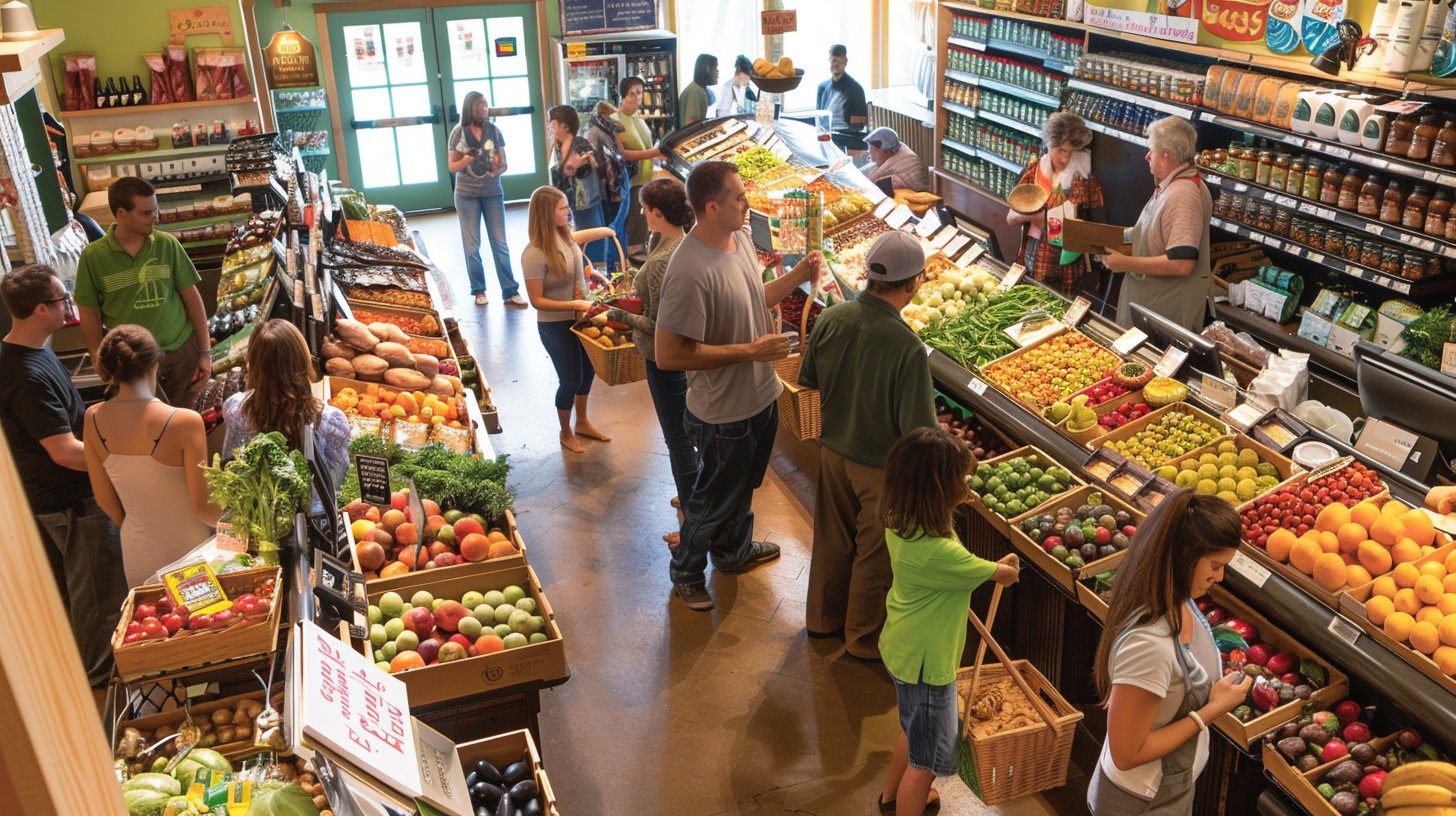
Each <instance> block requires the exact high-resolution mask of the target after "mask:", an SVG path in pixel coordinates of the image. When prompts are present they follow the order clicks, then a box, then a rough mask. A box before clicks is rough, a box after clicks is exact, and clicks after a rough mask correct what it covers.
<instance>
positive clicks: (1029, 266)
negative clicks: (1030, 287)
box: [1016, 159, 1103, 298]
mask: <svg viewBox="0 0 1456 816" xmlns="http://www.w3.org/2000/svg"><path fill="white" fill-rule="evenodd" d="M1039 164H1040V159H1036V160H1033V161H1032V162H1031V163H1030V164H1028V165H1027V166H1026V169H1025V170H1023V171H1022V172H1021V178H1020V179H1019V180H1018V181H1017V182H1016V183H1017V184H1036V185H1038V186H1040V187H1041V188H1042V189H1044V190H1047V192H1048V193H1049V194H1050V195H1051V197H1050V198H1049V199H1048V200H1047V207H1048V208H1051V207H1058V206H1061V205H1062V204H1063V203H1065V202H1066V201H1068V200H1070V201H1072V202H1073V203H1074V204H1076V205H1077V217H1079V218H1088V217H1090V214H1091V211H1092V210H1094V209H1100V208H1101V207H1102V206H1103V202H1102V185H1101V184H1098V183H1097V179H1095V178H1093V177H1091V176H1087V177H1086V178H1079V179H1077V180H1076V181H1073V182H1072V194H1071V195H1070V196H1068V195H1065V194H1064V192H1063V191H1061V190H1055V191H1054V190H1053V189H1051V188H1049V187H1048V185H1050V183H1051V182H1050V181H1049V180H1048V179H1044V178H1041V174H1040V173H1038V172H1037V168H1038V166H1039ZM1024 234H1025V232H1024V231H1023V235H1024ZM1043 238H1045V236H1043ZM1020 254H1021V256H1022V260H1021V264H1022V265H1023V266H1025V267H1026V271H1028V272H1030V273H1031V274H1032V277H1034V278H1036V279H1037V280H1039V281H1041V282H1043V283H1045V284H1046V285H1048V286H1050V287H1052V288H1053V289H1055V290H1057V291H1058V292H1060V293H1062V294H1063V295H1065V296H1067V297H1069V298H1071V297H1076V295H1077V289H1078V288H1079V287H1080V286H1081V283H1082V275H1083V274H1085V273H1086V272H1087V270H1088V269H1089V268H1091V261H1090V260H1089V259H1088V257H1087V256H1086V255H1082V256H1081V257H1079V258H1077V260H1075V261H1073V262H1071V263H1069V264H1066V265H1063V264H1062V262H1061V260H1062V248H1061V247H1059V246H1053V245H1052V244H1049V243H1047V242H1046V241H1045V240H1038V239H1034V238H1023V240H1022V246H1021V253H1020Z"/></svg>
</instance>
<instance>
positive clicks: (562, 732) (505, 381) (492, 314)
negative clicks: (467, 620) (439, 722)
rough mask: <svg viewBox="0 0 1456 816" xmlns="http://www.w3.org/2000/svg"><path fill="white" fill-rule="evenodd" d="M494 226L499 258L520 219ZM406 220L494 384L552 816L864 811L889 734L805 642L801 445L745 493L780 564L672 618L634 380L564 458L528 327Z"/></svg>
mask: <svg viewBox="0 0 1456 816" xmlns="http://www.w3.org/2000/svg"><path fill="white" fill-rule="evenodd" d="M506 222H507V227H508V232H509V233H510V235H511V249H512V256H513V257H516V258H519V256H520V252H521V250H522V249H523V248H524V244H525V241H524V235H525V210H524V207H513V208H511V209H510V210H509V211H508V214H507V219H506ZM411 223H412V225H413V226H414V227H415V228H416V229H418V230H420V232H421V233H422V235H423V237H424V240H425V243H426V245H427V248H428V250H429V251H430V253H431V255H432V257H433V258H434V259H435V261H436V262H437V263H438V264H439V265H440V266H441V267H442V268H443V269H444V270H445V272H446V274H447V275H448V276H449V278H450V281H451V284H452V287H453V289H454V292H455V294H456V298H455V299H456V307H455V313H456V317H457V319H458V320H459V322H460V325H461V328H462V330H463V331H464V332H465V334H466V336H467V337H468V338H469V339H470V342H471V345H472V348H473V349H474V351H475V353H476V356H477V357H478V358H479V360H480V364H481V366H482V368H483V371H484V373H485V375H486V377H487V378H488V379H489V381H490V383H491V385H492V388H493V390H494V394H495V400H496V403H497V405H498V406H499V408H500V411H501V420H502V423H503V425H504V427H505V432H504V433H503V434H500V435H497V436H495V437H492V442H493V443H494V445H495V447H496V450H497V452H498V453H504V454H508V455H509V456H510V457H511V463H512V465H513V466H514V478H515V484H516V487H517V489H518V491H519V498H518V501H517V505H516V507H517V514H518V517H519V520H520V525H521V528H522V535H523V536H524V538H525V540H526V542H527V548H528V550H529V553H530V561H531V564H532V566H534V567H535V569H536V571H537V573H538V574H539V575H540V577H541V581H542V583H543V585H544V588H545V590H546V593H547V595H548V597H550V599H551V602H552V605H553V607H555V610H556V614H557V618H558V621H559V623H560V625H561V629H562V632H563V633H564V634H565V636H566V639H567V656H568V660H569V662H570V664H571V669H572V677H571V680H570V681H569V682H567V683H566V684H565V685H563V686H561V687H560V688H558V689H555V690H552V691H549V692H547V693H545V694H544V695H543V698H542V703H541V705H542V714H541V727H542V731H543V738H544V746H543V752H544V754H545V765H546V768H547V769H548V771H549V772H550V774H551V778H552V781H553V785H554V787H555V790H556V794H557V796H558V799H559V800H560V806H561V811H562V813H565V814H586V813H593V814H626V813H641V814H663V815H664V816H668V815H670V816H710V815H712V814H725V815H726V814H763V815H764V816H768V815H769V814H775V815H776V814H801V815H809V816H839V815H840V814H855V815H858V814H869V813H872V812H874V810H873V806H872V804H871V802H872V800H873V799H874V797H875V796H877V795H878V793H879V791H880V788H881V787H882V785H883V784H884V775H885V772H886V768H887V766H888V763H889V756H890V749H891V748H892V746H893V744H894V739H895V736H896V714H895V692H894V687H893V686H892V684H891V682H890V679H889V675H888V674H886V673H885V671H884V668H883V667H881V666H871V665H868V664H865V663H861V662H858V661H855V660H853V659H850V658H846V657H844V656H843V654H842V653H843V643H842V642H840V641H836V640H828V641H824V640H809V639H808V638H807V637H806V635H805V631H804V619H803V615H804V598H805V593H806V588H807V582H808V557H809V548H810V543H811V539H812V521H811V519H810V516H809V514H808V512H807V511H806V509H805V507H804V505H803V503H802V501H801V498H800V497H801V496H802V495H803V493H804V485H805V479H804V476H803V474H802V473H798V472H796V471H795V470H793V468H794V465H793V462H794V461H795V460H798V461H803V460H804V459H805V458H806V457H812V455H813V453H812V450H806V449H802V448H797V449H796V448H789V447H788V446H801V445H803V444H804V443H799V442H797V441H794V440H792V439H791V438H788V437H786V436H785V435H784V434H783V433H782V432H781V433H780V446H781V448H783V450H781V452H780V454H781V455H778V456H776V457H775V463H774V469H775V470H774V471H771V472H770V475H769V478H768V480H767V482H766V483H765V484H764V486H763V488H762V489H761V490H759V491H758V492H757V494H756V495H755V497H754V511H755V513H756V516H757V530H756V532H757V534H758V535H760V536H766V537H768V538H769V539H770V540H773V541H775V542H777V543H779V544H780V545H781V546H782V547H783V553H784V555H783V557H782V558H781V559H780V560H779V561H777V562H775V563H773V564H772V565H769V566H766V567H762V568H760V569H758V570H756V571H754V572H752V573H749V574H747V575H743V576H738V577H733V576H716V575H714V576H712V577H711V578H710V581H709V590H710V591H711V592H712V593H713V596H714V598H715V599H716V601H717V609H715V610H714V611H713V612H711V613H707V614H705V613H701V612H692V611H689V610H688V609H686V608H685V607H684V606H683V605H682V604H681V603H680V602H677V601H675V600H673V599H672V598H671V583H670V581H669V580H668V575H667V561H668V557H667V548H666V545H665V544H664V543H663V542H662V538H661V536H662V534H663V533H665V532H668V531H669V530H672V529H674V528H675V524H676V519H675V516H674V514H673V510H672V508H671V507H670V506H669V505H668V501H669V499H671V498H672V495H673V485H672V479H671V474H670V471H669V467H668V461H667V455H666V449H665V448H664V447H663V444H662V439H661V434H660V432H659V430H658V427H657V422H656V417H655V415H654V413H653V411H652V404H651V399H650V397H649V395H648V393H647V388H646V384H645V383H635V384H632V385H627V386H618V387H615V388H608V387H606V386H604V385H603V384H602V383H601V381H600V380H598V381H597V383H596V386H595V387H594V388H593V391H592V395H591V407H590V413H591V417H592V419H593V421H594V422H595V423H596V424H597V426H598V427H599V428H601V429H602V430H603V431H605V432H606V433H608V434H609V435H611V436H612V437H613V438H614V441H612V442H611V443H601V442H592V441H589V440H586V441H585V444H586V446H587V451H586V453H585V454H583V455H580V456H575V455H572V454H570V453H567V452H566V451H564V450H563V449H562V448H561V447H560V446H559V445H558V444H557V439H556V431H557V427H556V418H555V415H554V411H553V409H552V406H551V395H552V393H553V392H554V390H555V386H556V378H555V374H554V372H553V370H552V368H551V364H550V361H549V360H548V358H547V357H546V353H545V351H544V349H543V348H542V346H541V343H540V341H539V339H538V338H537V336H536V332H535V330H534V328H535V315H534V313H532V312H530V311H522V310H514V309H508V308H507V307H505V306H504V305H503V304H502V303H501V298H500V292H499V290H498V289H497V288H496V283H495V279H494V275H493V274H489V275H488V279H489V281H490V283H489V285H490V287H491V300H492V303H491V304H490V305H489V306H487V307H485V308H480V309H477V308H476V307H475V306H474V305H473V303H472V302H470V299H469V297H468V295H469V285H468V284H467V282H466V280H465V272H464V263H463V258H462V255H461V249H460V244H459V232H458V228H457V226H456V222H455V218H454V215H453V214H448V213H447V214H441V215H432V216H421V217H416V218H413V219H412V220H411ZM780 470H782V471H783V473H782V475H781V474H780V473H778V472H775V471H780ZM808 484H810V485H812V482H808ZM791 486H792V488H791ZM710 574H711V573H710ZM938 787H939V788H940V790H941V793H942V796H943V798H944V805H943V808H942V813H946V814H956V816H960V815H962V814H991V813H1001V814H1051V813H1056V812H1058V810H1059V809H1054V808H1052V807H1050V806H1049V805H1047V804H1046V803H1045V802H1044V801H1042V800H1041V799H1040V798H1032V799H1026V800H1022V801H1019V802H1017V803H1015V804H1013V805H1009V806H1003V807H1000V808H989V807H987V806H985V805H983V804H981V803H980V802H979V801H978V800H977V799H976V798H975V797H974V796H973V795H971V793H970V792H969V791H968V790H967V789H966V787H965V785H964V784H962V783H961V782H960V780H959V779H957V778H955V777H950V778H946V779H942V780H941V781H940V782H939V783H938ZM1060 810H1061V812H1067V811H1066V810H1065V809H1060Z"/></svg>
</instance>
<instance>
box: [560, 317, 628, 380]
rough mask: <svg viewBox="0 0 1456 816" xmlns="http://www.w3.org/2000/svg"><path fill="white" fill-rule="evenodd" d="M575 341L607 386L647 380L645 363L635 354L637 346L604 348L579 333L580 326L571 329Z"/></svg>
mask: <svg viewBox="0 0 1456 816" xmlns="http://www.w3.org/2000/svg"><path fill="white" fill-rule="evenodd" d="M571 331H572V333H573V334H575V335H576V339H578V340H580V341H581V345H582V347H583V348H585V349H586V356H587V357H588V358H589V359H590V360H591V364H592V368H594V369H596V372H597V376H598V377H601V378H602V382H604V383H606V384H607V385H626V384H627V383H634V382H637V381H638V380H645V379H647V361H646V360H644V359H643V358H642V355H641V354H638V353H637V346H636V344H633V343H628V344H626V345H623V346H615V347H613V348H605V347H603V346H601V345H598V344H597V342H596V341H594V340H592V339H591V338H590V337H587V336H586V335H584V334H582V333H581V324H577V325H576V326H572V327H571Z"/></svg>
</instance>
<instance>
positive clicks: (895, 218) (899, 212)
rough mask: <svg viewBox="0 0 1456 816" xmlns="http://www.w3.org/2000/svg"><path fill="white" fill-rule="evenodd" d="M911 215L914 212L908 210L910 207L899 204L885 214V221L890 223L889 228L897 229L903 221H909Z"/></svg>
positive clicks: (903, 223)
mask: <svg viewBox="0 0 1456 816" xmlns="http://www.w3.org/2000/svg"><path fill="white" fill-rule="evenodd" d="M912 215H914V213H912V212H910V208H909V207H907V206H905V205H904V204H901V205H899V206H898V207H896V208H895V209H893V210H891V211H890V214H889V215H887V216H885V223H886V224H889V225H890V229H899V228H901V227H903V226H905V222H906V221H909V220H910V217H911V216H912Z"/></svg>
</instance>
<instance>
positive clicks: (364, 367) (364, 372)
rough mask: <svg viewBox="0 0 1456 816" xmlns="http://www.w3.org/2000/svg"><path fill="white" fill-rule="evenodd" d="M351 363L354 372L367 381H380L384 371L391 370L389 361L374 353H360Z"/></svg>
mask: <svg viewBox="0 0 1456 816" xmlns="http://www.w3.org/2000/svg"><path fill="white" fill-rule="evenodd" d="M371 336H372V335H371ZM349 363H350V364H352V365H353V366H354V373H355V374H356V375H358V377H359V379H361V380H364V381H366V382H379V381H380V379H382V378H383V377H384V372H386V371H388V370H389V363H388V362H386V361H385V360H384V359H383V358H381V357H376V356H374V355H373V354H360V355H359V356H358V357H355V358H354V359H352V360H350V361H349Z"/></svg>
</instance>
